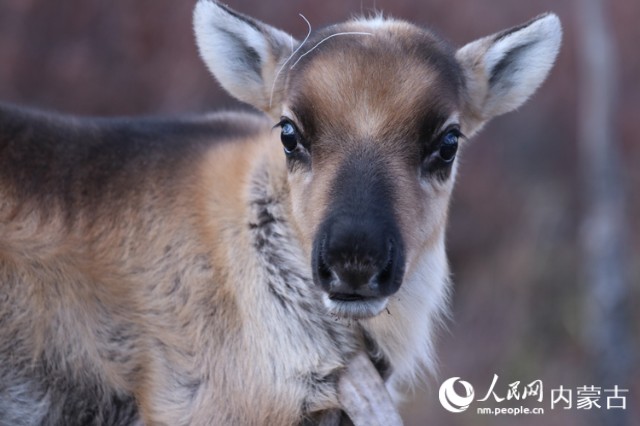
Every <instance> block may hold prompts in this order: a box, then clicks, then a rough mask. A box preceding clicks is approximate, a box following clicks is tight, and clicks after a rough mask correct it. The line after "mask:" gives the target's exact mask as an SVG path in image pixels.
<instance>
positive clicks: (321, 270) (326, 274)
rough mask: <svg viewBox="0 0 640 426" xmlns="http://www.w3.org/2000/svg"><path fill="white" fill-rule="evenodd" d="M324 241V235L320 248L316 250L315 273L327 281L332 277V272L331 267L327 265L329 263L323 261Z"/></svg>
mask: <svg viewBox="0 0 640 426" xmlns="http://www.w3.org/2000/svg"><path fill="white" fill-rule="evenodd" d="M325 243H326V237H325V238H324V239H323V240H322V243H321V244H320V250H319V251H318V266H317V273H318V278H320V280H322V281H323V282H326V283H328V282H330V281H331V279H332V278H333V272H332V271H331V268H330V267H329V265H327V262H326V261H325V256H326V251H325V245H326V244H325Z"/></svg>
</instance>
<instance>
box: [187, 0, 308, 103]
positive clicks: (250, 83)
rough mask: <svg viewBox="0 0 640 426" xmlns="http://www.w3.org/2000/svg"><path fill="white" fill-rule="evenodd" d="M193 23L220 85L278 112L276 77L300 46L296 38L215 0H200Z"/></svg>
mask: <svg viewBox="0 0 640 426" xmlns="http://www.w3.org/2000/svg"><path fill="white" fill-rule="evenodd" d="M193 26H194V30H195V35H196V43H197V45H198V50H199V51H200V56H201V57H202V59H203V60H204V62H205V64H206V65H207V67H208V68H209V71H211V73H212V74H213V75H214V77H215V78H216V79H217V80H218V81H219V82H220V85H221V86H222V87H223V88H224V89H225V90H226V91H227V92H229V93H230V94H231V95H232V96H234V97H236V98H238V99H239V100H241V101H243V102H247V103H249V104H251V105H253V106H255V107H257V108H259V109H261V110H263V111H265V112H268V113H269V112H271V113H275V114H278V113H279V112H280V111H275V109H276V108H279V107H280V106H279V105H278V103H279V99H278V98H277V91H278V87H275V84H274V79H275V77H276V73H277V68H278V66H279V65H280V64H281V63H282V62H283V61H284V60H286V58H287V57H288V56H289V55H290V54H291V52H292V51H293V47H294V44H295V45H297V42H296V41H295V40H294V39H293V37H291V36H290V35H288V34H287V33H285V32H283V31H280V30H277V29H275V28H272V27H270V26H268V25H266V24H263V23H262V22H258V21H256V20H254V19H252V18H249V17H247V16H244V15H241V14H239V13H237V12H235V11H233V10H231V9H229V8H228V7H227V6H224V5H222V4H220V3H218V2H216V1H212V0H200V1H198V4H197V5H196V7H195V10H194V13H193ZM273 91H275V92H276V97H275V98H274V97H273V96H274V95H273V93H272V92H273ZM272 109H274V111H271V110H272Z"/></svg>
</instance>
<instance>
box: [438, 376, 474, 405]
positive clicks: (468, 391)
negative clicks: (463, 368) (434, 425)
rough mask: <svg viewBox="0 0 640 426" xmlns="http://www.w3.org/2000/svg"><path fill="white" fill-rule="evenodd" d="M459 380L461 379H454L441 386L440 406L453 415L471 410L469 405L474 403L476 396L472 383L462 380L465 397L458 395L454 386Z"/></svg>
mask: <svg viewBox="0 0 640 426" xmlns="http://www.w3.org/2000/svg"><path fill="white" fill-rule="evenodd" d="M459 379H460V377H452V378H450V379H448V380H446V381H445V382H444V383H443V384H442V386H440V404H442V406H443V407H444V408H445V409H446V410H448V411H450V412H452V413H462V412H463V411H464V410H466V409H467V408H469V404H471V402H473V397H474V396H475V393H474V391H473V386H471V383H469V382H465V381H464V380H460V384H461V385H462V386H463V387H464V390H465V395H464V396H460V395H458V393H457V392H456V390H455V389H454V388H453V386H454V385H455V383H456V382H457V381H458V380H459Z"/></svg>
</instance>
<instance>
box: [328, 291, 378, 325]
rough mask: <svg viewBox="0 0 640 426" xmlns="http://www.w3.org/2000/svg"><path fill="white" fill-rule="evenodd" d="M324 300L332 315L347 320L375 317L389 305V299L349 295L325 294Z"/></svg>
mask: <svg viewBox="0 0 640 426" xmlns="http://www.w3.org/2000/svg"><path fill="white" fill-rule="evenodd" d="M323 299H324V305H325V306H326V307H327V309H329V313H331V315H335V316H337V317H341V318H347V319H366V318H372V317H375V316H376V315H378V314H380V313H381V312H382V311H383V310H384V309H385V308H386V307H387V304H388V303H389V297H366V296H361V295H357V294H347V293H329V294H327V293H325V294H324V297H323Z"/></svg>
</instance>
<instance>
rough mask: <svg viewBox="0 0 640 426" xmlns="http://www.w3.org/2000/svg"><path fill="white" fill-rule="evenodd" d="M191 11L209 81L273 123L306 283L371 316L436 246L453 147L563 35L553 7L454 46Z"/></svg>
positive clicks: (386, 32)
mask: <svg viewBox="0 0 640 426" xmlns="http://www.w3.org/2000/svg"><path fill="white" fill-rule="evenodd" d="M194 18H195V19H194V21H195V32H196V38H197V43H198V47H199V49H200V53H201V56H202V57H203V59H204V60H205V62H206V64H207V66H208V67H209V69H210V70H211V72H212V73H213V75H214V76H215V77H216V78H217V79H218V81H219V82H220V84H221V85H222V86H223V87H224V88H225V89H226V90H227V91H229V93H231V94H232V95H234V96H235V97H237V98H238V99H240V100H242V101H244V102H247V103H249V104H251V105H253V106H255V107H257V108H259V109H261V110H263V111H264V112H266V113H267V114H268V115H270V116H271V117H272V118H273V120H274V124H276V123H277V124H276V127H277V128H279V133H280V135H279V138H280V142H281V144H282V147H281V148H280V149H282V150H283V152H284V153H283V161H286V164H287V167H288V181H289V186H290V193H291V207H292V208H291V210H292V215H293V218H292V221H293V222H294V226H295V228H296V230H297V231H298V233H299V235H300V239H301V240H302V242H303V245H304V246H305V249H306V250H307V252H308V253H309V254H310V257H311V259H310V264H311V268H312V272H313V278H314V281H315V283H316V284H317V285H318V286H320V287H321V288H322V289H323V290H324V292H325V302H326V305H327V306H328V307H329V309H330V310H331V311H332V312H333V313H335V314H337V315H339V316H345V317H352V318H366V317H371V316H375V315H377V314H379V313H380V312H381V311H382V310H384V308H385V306H386V304H387V302H388V299H389V297H390V296H391V295H393V294H394V293H396V292H397V291H398V290H399V289H400V287H401V285H402V282H403V279H405V277H406V276H407V275H408V274H412V273H415V271H416V270H417V269H418V268H420V266H421V264H422V263H424V262H427V261H428V259H425V256H428V253H431V252H434V248H440V249H443V246H444V230H445V225H446V215H447V206H448V203H449V198H450V194H451V190H452V187H453V181H454V178H455V174H456V168H457V161H456V157H457V154H458V151H459V148H461V147H462V146H463V145H464V144H465V142H466V140H467V138H468V137H470V136H471V135H472V134H474V133H475V132H476V131H477V130H478V129H479V128H480V127H481V126H482V125H483V124H484V123H485V122H486V121H487V120H489V119H490V118H492V117H494V116H496V115H500V114H503V113H505V112H508V111H511V110H513V109H514V108H517V107H518V106H519V105H521V104H522V103H523V102H524V101H525V100H526V99H527V98H528V97H529V96H530V95H531V94H532V93H533V92H534V91H535V90H536V89H537V87H538V86H539V85H540V84H541V83H542V81H543V80H544V78H545V77H546V75H547V73H548V71H549V70H550V68H551V66H552V64H553V62H554V60H555V57H556V55H557V52H558V49H559V45H560V37H561V29H560V24H559V21H558V18H557V17H556V16H555V15H543V16H540V17H538V18H536V19H534V20H532V21H530V22H529V23H526V24H524V25H521V26H519V27H515V28H512V29H509V30H506V31H503V32H501V33H497V34H494V35H491V36H488V37H485V38H482V39H480V40H477V41H475V42H472V43H470V44H468V45H466V46H464V47H462V48H461V49H459V50H457V51H456V50H454V49H452V48H451V47H449V46H448V45H447V44H446V43H445V42H443V41H441V40H440V39H438V38H437V37H435V36H434V35H433V34H431V33H430V32H429V31H427V30H424V29H422V28H419V27H416V26H413V25H411V24H408V23H405V22H402V21H396V20H388V19H383V18H382V17H380V16H377V17H374V18H372V19H356V20H353V21H349V22H346V23H344V24H340V25H335V26H331V27H328V28H325V29H322V30H319V31H317V32H311V31H310V33H309V35H308V36H307V37H306V38H305V39H304V40H303V41H302V42H299V41H297V40H295V39H293V37H291V36H289V35H288V34H286V33H284V32H282V31H279V30H277V29H274V28H272V27H270V26H267V25H265V24H263V23H260V22H257V21H255V20H253V19H251V18H248V17H246V16H243V15H240V14H238V13H236V12H234V11H231V10H230V9H228V8H227V7H225V6H222V5H220V4H218V3H216V2H213V1H209V0H201V1H200V2H199V3H198V5H197V7H196V10H195V15H194ZM275 137H276V136H275V135H274V138H275ZM274 149H275V146H274ZM435 251H437V250H435ZM441 251H442V250H441ZM440 278H442V277H440Z"/></svg>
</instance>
